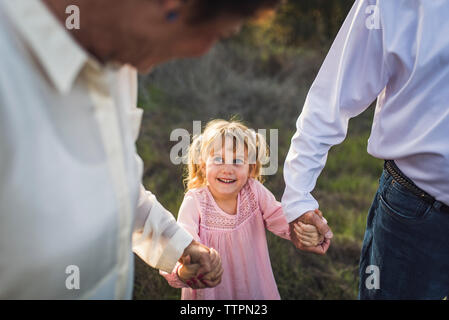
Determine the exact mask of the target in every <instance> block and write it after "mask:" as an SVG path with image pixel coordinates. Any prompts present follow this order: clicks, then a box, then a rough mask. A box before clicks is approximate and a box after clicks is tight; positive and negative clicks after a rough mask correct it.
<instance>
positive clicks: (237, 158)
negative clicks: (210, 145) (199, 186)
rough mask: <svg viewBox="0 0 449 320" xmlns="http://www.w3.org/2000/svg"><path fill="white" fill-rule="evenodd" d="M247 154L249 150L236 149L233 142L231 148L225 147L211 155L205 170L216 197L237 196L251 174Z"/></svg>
mask: <svg viewBox="0 0 449 320" xmlns="http://www.w3.org/2000/svg"><path fill="white" fill-rule="evenodd" d="M245 149H246V148H245ZM247 154H248V152H247V150H245V151H244V152H236V151H234V150H233V148H232V144H231V147H230V148H228V149H225V148H224V147H223V148H222V149H221V150H218V152H212V153H211V154H210V155H209V157H208V158H207V160H206V162H205V164H204V170H205V175H206V181H207V185H208V186H209V188H210V191H211V193H212V194H213V195H214V196H215V197H218V198H220V199H227V198H232V197H237V195H238V193H239V192H240V190H241V189H242V188H243V186H244V185H245V183H246V182H247V181H248V177H249V174H250V166H249V163H248V155H247Z"/></svg>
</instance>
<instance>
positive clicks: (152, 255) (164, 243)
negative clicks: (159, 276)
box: [133, 185, 193, 272]
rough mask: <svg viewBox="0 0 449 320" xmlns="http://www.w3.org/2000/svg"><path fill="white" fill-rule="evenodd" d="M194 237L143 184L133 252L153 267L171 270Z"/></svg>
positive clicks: (135, 225) (134, 233) (135, 226)
mask: <svg viewBox="0 0 449 320" xmlns="http://www.w3.org/2000/svg"><path fill="white" fill-rule="evenodd" d="M192 240H193V237H192V236H191V235H190V234H189V233H188V232H186V231H185V230H184V229H183V228H182V227H181V226H180V225H178V224H177V223H176V220H175V218H174V217H173V215H172V214H171V213H170V212H169V211H167V210H166V209H165V208H164V207H163V206H162V205H161V204H160V203H159V202H158V201H157V200H156V197H155V196H154V195H153V194H152V193H151V192H149V191H146V190H145V188H144V187H143V186H142V185H141V190H140V197H139V204H138V207H137V214H136V219H135V224H134V232H133V251H134V252H135V253H136V254H137V255H138V256H139V257H140V258H141V259H143V260H144V261H145V262H146V263H148V264H149V265H150V266H152V267H154V268H157V269H160V270H163V271H167V272H171V271H172V270H173V268H174V267H175V265H176V262H177V261H178V259H179V258H180V257H181V255H182V254H183V252H184V249H185V248H186V247H187V246H188V245H189V244H190V243H191V242H192Z"/></svg>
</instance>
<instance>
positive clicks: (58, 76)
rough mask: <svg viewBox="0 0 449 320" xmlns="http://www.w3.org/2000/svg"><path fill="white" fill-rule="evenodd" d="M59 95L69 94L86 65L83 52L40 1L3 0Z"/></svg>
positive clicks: (86, 55)
mask: <svg viewBox="0 0 449 320" xmlns="http://www.w3.org/2000/svg"><path fill="white" fill-rule="evenodd" d="M0 1H2V4H3V6H4V8H5V9H6V12H7V14H8V16H9V17H10V18H11V21H12V23H13V24H14V26H15V27H16V28H17V29H18V30H19V32H20V34H21V35H22V37H23V39H24V40H25V42H26V43H27V44H28V46H29V47H30V49H31V51H32V52H33V54H34V55H35V56H36V57H37V59H38V61H39V63H40V64H41V65H42V67H43V69H44V71H45V73H46V74H47V75H48V77H49V79H50V81H51V82H52V84H53V85H54V86H55V88H56V89H57V90H58V92H59V93H61V94H65V93H68V92H69V91H70V90H71V88H72V85H73V83H74V81H75V79H76V78H77V77H78V74H79V72H80V71H81V69H82V68H83V66H84V65H85V63H86V62H88V61H89V62H90V63H92V62H93V61H92V59H89V56H88V53H87V52H86V51H85V50H83V49H82V48H81V47H80V46H79V45H78V44H77V43H76V42H75V40H74V39H73V38H72V37H71V36H70V35H69V33H68V32H67V30H65V29H64V27H63V26H62V24H61V23H60V22H59V21H58V20H57V19H56V17H55V16H53V14H52V13H51V12H50V11H49V9H47V7H46V6H45V5H44V4H43V3H42V2H41V0H14V1H11V0H0Z"/></svg>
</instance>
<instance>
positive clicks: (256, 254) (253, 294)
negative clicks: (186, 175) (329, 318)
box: [161, 179, 290, 300]
mask: <svg viewBox="0 0 449 320" xmlns="http://www.w3.org/2000/svg"><path fill="white" fill-rule="evenodd" d="M178 223H180V224H181V225H182V226H183V227H184V228H185V229H186V230H187V231H188V232H190V233H191V234H192V235H193V237H194V238H195V240H197V241H199V242H201V243H203V244H204V245H206V246H208V247H210V248H214V249H215V250H217V251H218V253H219V254H220V257H221V261H222V266H223V270H224V272H223V276H222V281H221V283H220V284H219V285H218V286H216V287H215V288H206V289H196V290H195V289H191V288H189V287H188V286H187V285H186V284H185V283H184V282H182V281H181V280H180V279H179V278H178V276H177V274H176V269H177V266H176V267H175V269H174V271H173V272H172V273H171V274H169V273H165V272H161V274H162V275H163V276H164V277H165V278H166V279H167V281H168V283H169V284H170V285H171V286H172V287H175V288H183V289H182V296H181V299H183V300H279V299H280V296H279V291H278V289H277V286H276V282H275V279H274V275H273V271H272V269H271V263H270V257H269V254H268V247H267V239H266V233H265V228H266V229H268V230H270V231H271V232H273V233H274V234H276V235H278V236H280V237H282V238H285V239H288V240H290V235H289V226H288V223H287V220H286V218H285V217H284V214H283V212H282V207H281V204H280V202H278V201H276V199H275V197H274V196H273V194H272V193H271V192H270V191H269V190H268V189H267V188H265V187H264V186H263V185H262V184H261V183H260V182H259V181H257V180H254V179H248V182H247V183H246V184H245V186H244V187H243V188H242V190H241V191H240V193H239V195H238V203H237V213H236V214H235V215H230V214H228V213H226V212H224V211H223V210H222V209H220V207H219V206H218V205H217V203H216V202H215V200H214V198H213V197H212V194H211V193H210V191H209V189H208V188H207V187H202V188H197V189H193V190H190V191H188V192H187V193H186V195H185V197H184V201H183V202H182V205H181V208H180V211H179V215H178Z"/></svg>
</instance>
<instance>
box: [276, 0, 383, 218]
mask: <svg viewBox="0 0 449 320" xmlns="http://www.w3.org/2000/svg"><path fill="white" fill-rule="evenodd" d="M380 12H381V1H380V0H379V1H377V2H376V1H366V0H359V1H356V2H355V3H354V5H353V7H352V9H351V10H350V12H349V14H348V16H347V17H346V19H345V21H344V23H343V25H342V27H341V29H340V31H339V32H338V34H337V37H336V38H335V40H334V42H333V44H332V46H331V49H330V51H329V53H328V55H327V56H326V58H325V60H324V62H323V64H322V66H321V69H320V71H319V73H318V75H317V77H316V79H315V81H314V82H313V84H312V86H311V88H310V90H309V93H308V95H307V97H306V101H305V104H304V107H303V110H302V113H301V115H300V116H299V118H298V120H297V122H296V133H295V134H294V136H293V138H292V140H291V145H290V149H289V151H288V154H287V157H286V160H285V164H284V180H285V184H286V188H285V192H284V195H283V197H282V205H283V208H284V212H285V215H286V217H287V221H288V222H291V221H293V220H295V219H296V218H298V217H299V216H301V215H302V214H304V213H305V212H307V211H309V210H314V209H316V208H318V203H317V201H316V200H315V199H314V198H313V196H312V195H311V192H312V191H313V189H314V188H315V185H316V181H317V178H318V176H319V174H320V173H321V171H322V170H323V168H324V165H325V163H326V160H327V154H328V151H329V149H330V148H331V147H332V146H333V145H336V144H339V143H341V142H342V141H343V140H344V138H345V137H346V133H347V129H348V122H349V119H350V118H352V117H354V116H356V115H358V114H360V113H361V112H362V111H364V110H365V109H366V108H368V107H369V105H370V104H371V103H372V102H373V101H374V100H375V99H376V97H377V96H378V95H379V93H381V92H382V90H383V89H384V88H385V86H386V84H387V82H388V78H389V74H388V68H387V67H386V64H385V59H384V48H383V41H382V39H383V33H384V30H383V29H382V25H381V24H382V19H381V18H382V17H381V14H380ZM376 19H378V21H376Z"/></svg>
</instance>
